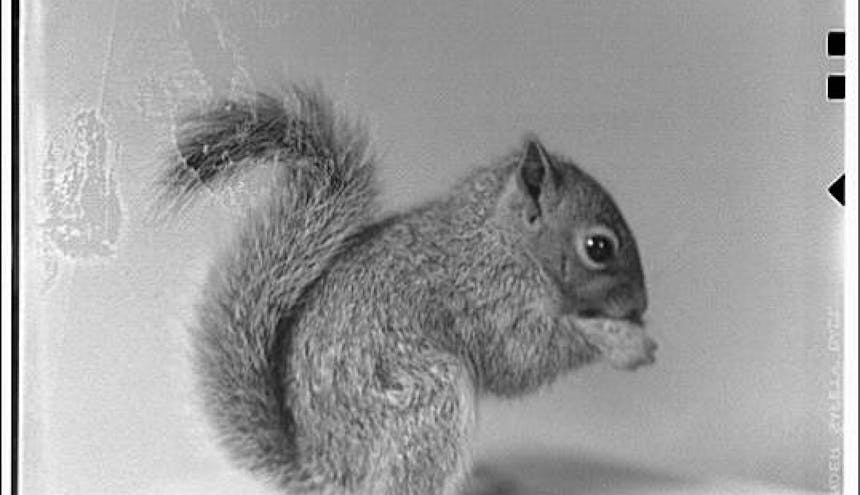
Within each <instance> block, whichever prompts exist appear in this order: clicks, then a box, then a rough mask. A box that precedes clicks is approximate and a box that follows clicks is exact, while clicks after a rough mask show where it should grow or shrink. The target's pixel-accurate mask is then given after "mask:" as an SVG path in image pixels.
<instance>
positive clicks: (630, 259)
mask: <svg viewBox="0 0 860 495" xmlns="http://www.w3.org/2000/svg"><path fill="white" fill-rule="evenodd" d="M176 138H177V142H176V149H175V150H174V151H173V153H172V158H171V160H172V161H171V163H170V164H169V168H168V169H166V171H165V172H164V173H163V175H162V176H161V177H160V181H159V184H160V186H161V193H162V196H161V198H160V199H161V200H162V202H163V204H164V206H166V207H167V208H168V209H170V210H173V211H176V210H177V209H181V208H183V207H185V206H186V205H187V204H188V203H189V202H190V201H192V200H193V199H194V198H195V197H197V196H199V195H200V193H201V192H202V191H204V190H209V189H210V188H212V187H214V186H218V185H223V184H225V183H226V182H227V181H228V180H229V179H230V178H231V177H235V175H236V173H238V172H241V171H242V170H243V169H247V168H249V167H251V166H254V165H262V164H265V165H268V166H270V167H272V180H271V184H270V190H269V191H267V192H266V196H264V197H263V199H262V201H261V202H260V204H258V205H257V206H256V207H255V208H253V209H251V210H250V211H249V213H248V214H247V216H246V218H245V219H244V221H243V222H242V223H241V224H240V226H239V229H238V232H237V234H236V236H235V239H233V240H232V243H231V244H230V245H229V246H228V248H227V249H226V250H224V251H223V252H222V253H221V255H220V256H219V257H218V258H217V259H216V261H215V262H214V263H213V264H212V267H211V269H210V273H209V275H208V279H207V283H206V284H205V288H204V289H203V294H202V295H201V298H200V302H199V305H198V307H197V323H196V325H195V327H194V328H193V329H192V330H191V331H192V342H193V364H194V369H195V374H196V376H197V379H198V391H199V393H200V394H201V395H202V398H203V403H204V406H205V410H206V411H205V412H206V413H207V416H208V418H209V420H210V422H211V424H212V426H213V428H214V430H215V431H216V433H217V434H218V436H219V438H220V441H221V444H222V445H223V447H224V448H225V449H226V450H227V451H228V452H229V454H230V455H231V457H232V459H233V460H234V461H235V462H236V463H237V464H238V465H240V466H243V467H245V468H247V469H249V470H251V471H253V472H255V473H257V474H258V475H260V476H261V477H263V478H265V479H267V480H268V481H269V482H270V483H272V484H273V485H274V486H276V487H279V488H281V489H283V490H286V491H287V492H288V493H325V494H341V493H342V494H373V495H377V494H392V495H394V494H396V495H405V494H452V493H457V492H458V490H462V489H464V488H465V487H467V486H468V473H469V467H470V464H469V441H470V440H469V439H470V434H471V432H472V429H473V425H474V421H475V418H474V412H475V400H476V397H477V396H478V395H480V394H495V395H500V396H517V395H521V394H525V393H528V392H531V391H534V390H535V389H537V388H538V387H540V386H542V385H545V384H548V383H550V382H552V381H553V380H554V379H555V378H556V377H558V376H559V375H560V374H561V373H564V372H566V371H568V370H571V369H574V368H577V367H579V366H582V365H584V364H586V363H589V362H592V361H595V360H596V359H598V358H604V359H606V360H608V361H609V362H610V363H611V364H612V365H613V366H615V367H618V368H625V369H634V368H636V367H637V366H639V365H643V364H648V363H651V362H652V361H653V354H654V351H655V349H656V344H655V343H654V341H653V340H651V339H650V338H649V337H647V336H646V334H645V333H644V330H643V326H642V323H641V317H642V313H643V312H644V311H645V306H646V291H645V286H644V278H643V274H642V269H641V266H640V262H639V255H638V251H637V247H636V242H635V240H634V238H633V235H632V233H631V232H630V229H629V228H628V227H627V225H626V223H625V221H624V219H623V218H622V216H621V213H620V212H619V210H618V208H617V207H616V205H615V203H614V202H613V200H612V199H611V198H610V196H609V194H608V193H607V192H606V191H605V190H604V189H603V188H602V187H601V186H600V185H599V184H598V183H597V182H596V181H595V180H594V179H593V178H591V177H590V176H589V175H587V174H586V173H585V172H583V171H582V170H580V169H579V168H578V167H576V166H575V165H573V164H572V163H570V162H568V161H567V160H565V159H563V158H561V157H559V156H556V155H553V154H550V153H548V152H547V151H546V150H545V149H544V147H543V146H542V145H541V143H540V142H539V140H538V139H537V138H536V137H535V136H533V135H528V136H526V137H525V139H524V140H523V143H522V147H521V148H520V149H519V150H518V151H515V152H513V153H511V154H510V155H509V156H507V157H506V158H504V159H502V160H500V161H499V163H496V164H495V165H492V166H488V167H485V168H480V169H477V170H475V171H473V172H472V173H471V174H470V175H468V176H466V177H464V178H463V179H462V180H461V181H459V183H458V185H457V186H456V187H455V188H454V189H453V190H452V191H451V192H450V194H448V195H447V196H445V197H443V198H440V199H438V200H435V201H430V202H428V203H426V204H423V205H421V206H418V207H416V208H413V209H411V210H408V211H406V212H403V213H400V214H395V215H392V216H389V217H386V218H380V217H379V215H378V213H377V208H376V205H375V197H376V192H375V187H374V166H375V163H374V160H375V157H374V155H373V153H372V152H371V150H370V145H369V141H368V138H367V135H366V134H365V132H364V131H363V130H362V129H361V128H360V127H359V126H357V125H355V124H354V123H352V122H351V121H349V120H347V119H345V118H344V117H343V116H341V115H339V114H338V113H337V112H336V111H335V109H334V107H333V105H332V103H331V102H330V100H328V99H327V98H326V97H325V96H324V95H323V94H322V92H321V91H320V90H319V89H315V88H306V87H300V86H292V87H289V88H288V89H285V90H283V91H282V92H281V93H279V94H277V95H275V96H271V95H264V94H256V95H251V96H247V97H241V98H234V99H231V100H226V101H218V102H215V103H213V104H211V105H209V106H207V107H204V108H203V109H200V110H198V111H196V112H192V113H190V114H188V115H186V116H185V117H184V118H183V119H182V120H181V121H180V122H179V126H178V128H177V135H176Z"/></svg>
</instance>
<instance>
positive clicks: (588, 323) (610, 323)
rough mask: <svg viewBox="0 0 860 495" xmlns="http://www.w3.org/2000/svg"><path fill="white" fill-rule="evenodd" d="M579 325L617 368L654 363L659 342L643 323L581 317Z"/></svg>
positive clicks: (632, 368) (636, 366)
mask: <svg viewBox="0 0 860 495" xmlns="http://www.w3.org/2000/svg"><path fill="white" fill-rule="evenodd" d="M577 327H578V328H579V329H580V331H581V332H582V333H583V334H584V335H585V338H586V340H588V342H589V343H590V344H591V345H593V346H594V347H596V348H597V349H598V350H600V353H601V355H602V356H603V357H604V358H605V359H606V360H607V361H609V364H611V365H612V367H614V368H618V369H625V370H635V369H636V368H638V367H640V366H644V365H648V364H651V363H653V362H654V360H655V358H654V353H655V352H656V350H657V343H656V342H655V341H654V339H652V338H651V337H649V336H648V335H647V334H646V333H645V329H644V328H643V327H642V326H641V325H637V324H635V323H631V322H628V321H625V320H615V319H609V318H594V319H581V320H579V321H577Z"/></svg>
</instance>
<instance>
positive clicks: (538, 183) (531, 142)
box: [516, 134, 558, 224]
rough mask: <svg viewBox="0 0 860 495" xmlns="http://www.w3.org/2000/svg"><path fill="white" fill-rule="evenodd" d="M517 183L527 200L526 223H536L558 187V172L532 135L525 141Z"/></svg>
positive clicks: (518, 167) (518, 168) (517, 172)
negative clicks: (547, 201) (543, 205)
mask: <svg viewBox="0 0 860 495" xmlns="http://www.w3.org/2000/svg"><path fill="white" fill-rule="evenodd" d="M516 181H517V186H518V188H519V190H520V191H521V192H522V193H523V195H524V196H525V199H526V211H525V214H526V221H527V222H528V223H530V224H531V223H534V222H535V221H537V220H538V219H539V218H540V216H541V215H542V213H543V208H542V207H541V206H542V204H546V200H547V199H549V198H548V196H552V195H554V193H555V191H556V188H557V187H558V171H557V169H556V166H555V164H554V163H553V161H552V159H551V158H550V156H549V154H548V153H547V152H546V149H544V147H543V145H542V144H541V143H540V141H539V140H538V138H537V136H535V135H533V134H530V135H528V136H526V138H525V140H524V141H523V155H522V159H521V160H520V163H519V165H518V166H517V171H516Z"/></svg>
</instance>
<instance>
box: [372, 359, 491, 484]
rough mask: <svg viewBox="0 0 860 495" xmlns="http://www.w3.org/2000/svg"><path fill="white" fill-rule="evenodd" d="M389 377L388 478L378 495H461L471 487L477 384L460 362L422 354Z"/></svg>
mask: <svg viewBox="0 0 860 495" xmlns="http://www.w3.org/2000/svg"><path fill="white" fill-rule="evenodd" d="M389 364H391V366H386V367H385V368H386V369H385V370H384V371H383V373H384V376H383V379H382V380H381V383H382V384H384V387H385V388H384V397H385V402H386V406H387V409H388V411H386V413H387V414H385V417H386V418H387V419H386V423H387V424H386V428H385V429H384V431H386V436H387V438H386V439H385V440H386V444H387V445H386V447H387V448H386V449H385V453H386V455H385V457H386V461H387V462H386V464H387V468H386V469H385V470H386V471H387V473H386V474H387V476H384V477H383V478H382V479H383V480H384V481H383V486H380V487H379V488H381V489H380V490H379V491H378V492H376V493H385V494H386V495H388V494H390V495H395V494H396V495H410V494H415V495H418V494H420V495H427V494H440V495H455V494H459V493H461V491H462V490H463V489H464V487H465V486H466V483H467V478H468V475H469V472H470V468H471V465H470V464H471V459H470V444H471V435H472V432H473V430H474V424H475V393H474V383H473V381H472V379H471V377H470V375H469V372H468V370H467V369H466V367H465V366H464V365H463V363H462V362H461V361H460V360H459V359H458V358H456V357H454V356H451V355H448V354H444V353H441V352H433V351H428V350H426V349H424V350H422V351H417V352H416V353H413V354H411V356H409V359H408V362H406V363H403V364H405V365H406V366H398V364H397V363H389Z"/></svg>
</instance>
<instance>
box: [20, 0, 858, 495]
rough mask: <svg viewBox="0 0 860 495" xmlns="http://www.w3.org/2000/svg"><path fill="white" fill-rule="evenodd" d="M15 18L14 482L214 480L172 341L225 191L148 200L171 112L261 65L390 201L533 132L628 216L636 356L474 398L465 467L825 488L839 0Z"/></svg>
mask: <svg viewBox="0 0 860 495" xmlns="http://www.w3.org/2000/svg"><path fill="white" fill-rule="evenodd" d="M24 4H25V5H23V6H22V9H23V12H24V16H23V32H24V39H23V43H22V46H23V47H24V53H23V54H22V58H21V63H22V70H23V93H22V101H23V102H24V106H23V107H22V112H21V117H22V124H23V126H24V127H23V135H24V139H25V143H24V149H23V157H22V158H23V161H22V167H23V177H24V182H23V187H24V189H23V191H22V192H23V195H22V201H24V202H25V203H24V205H25V218H24V221H25V225H24V237H23V242H24V244H23V248H24V253H23V254H24V256H23V258H24V260H23V275H22V285H23V287H22V291H23V292H22V293H23V320H22V342H23V344H24V349H23V352H22V364H23V372H22V377H23V382H22V394H23V395H22V400H23V410H22V427H23V430H22V442H23V447H22V462H23V465H22V482H23V486H24V488H25V491H24V492H23V493H46V494H48V493H52V494H53V493H75V494H77V493H88V494H92V493H96V494H99V493H104V494H108V493H110V494H120V493H144V492H146V493H158V490H159V489H157V488H154V487H159V486H166V485H169V484H171V483H174V482H180V481H181V480H183V479H191V478H195V477H203V476H206V475H207V473H211V472H214V471H216V468H215V467H213V466H216V465H217V462H218V461H217V460H216V459H217V454H215V452H214V451H213V450H212V449H211V448H209V447H208V446H207V445H206V442H205V435H204V434H203V432H201V431H200V427H199V421H198V419H197V418H196V417H195V416H194V413H193V408H192V407H191V403H190V395H189V391H188V386H187V376H186V371H185V368H184V365H185V362H186V359H185V355H184V352H185V350H184V347H183V346H184V341H183V333H182V328H183V322H184V321H185V320H187V318H188V316H189V313H188V309H189V308H190V305H191V303H192V301H193V297H194V294H195V290H196V288H197V287H198V285H199V283H201V280H202V276H203V274H204V272H205V266H206V263H207V262H208V260H209V258H210V256H211V254H212V253H213V249H214V248H215V247H216V246H218V243H219V242H222V241H223V239H224V237H225V235H226V234H227V233H228V232H229V229H228V228H227V227H226V224H225V220H224V219H225V217H226V216H228V214H227V212H228V211H229V204H230V203H229V201H228V202H226V203H223V204H219V203H217V202H210V203H207V206H206V207H205V208H203V210H206V211H203V212H199V211H198V212H197V213H195V214H192V215H190V216H189V217H187V219H186V220H184V221H182V222H179V223H178V224H175V225H172V226H167V227H163V226H162V227H157V226H153V225H151V224H147V223H146V222H145V218H144V212H145V208H146V206H147V202H148V201H149V200H150V198H151V191H149V190H147V185H148V181H150V180H151V178H152V176H153V173H154V170H155V167H157V165H158V161H157V150H158V149H159V147H163V146H165V145H166V144H167V143H168V142H169V141H168V136H169V132H170V123H171V119H172V116H173V114H174V112H175V110H176V108H177V105H179V104H180V103H182V102H187V101H189V100H192V99H194V98H205V97H206V96H207V95H209V94H212V93H213V92H225V91H229V90H230V88H231V87H244V86H248V85H263V86H265V85H272V84H273V83H275V82H276V81H277V80H278V78H279V77H283V76H284V75H286V77H288V78H293V79H298V80H305V81H308V80H315V79H318V80H320V81H321V82H322V83H323V84H324V86H325V88H326V89H327V90H328V92H329V93H330V94H332V95H333V96H334V97H335V98H336V99H337V100H338V101H340V102H341V103H342V104H343V106H344V107H345V108H346V109H348V110H349V111H350V112H351V113H352V114H353V115H356V116H361V117H363V118H364V119H365V121H366V122H367V123H368V125H369V126H370V128H371V129H372V131H373V135H374V137H375V140H376V143H377V145H378V149H380V150H381V151H383V155H384V159H383V163H382V167H381V174H382V182H383V186H384V189H385V191H386V193H385V196H384V198H385V200H386V205H387V206H388V207H390V208H398V207H404V206H407V205H410V204H414V203H415V202H416V201H418V200H420V199H422V198H428V197H431V196H432V195H433V194H436V193H438V192H440V191H444V190H445V189H446V188H447V187H449V186H451V185H452V184H454V183H455V182H456V181H457V177H458V176H460V175H462V173H463V172H465V171H466V170H468V169H469V168H470V167H472V166H474V165H478V164H481V163H484V162H486V161H487V160H489V159H491V158H492V157H495V156H498V155H500V154H502V153H504V152H506V151H508V150H509V149H510V148H511V147H512V146H515V145H516V143H517V142H518V140H519V138H520V136H521V135H522V134H523V133H524V132H525V131H528V130H534V131H536V132H538V134H539V135H540V136H541V137H542V139H543V140H544V142H545V144H546V145H547V146H548V147H549V148H551V149H552V150H554V151H556V152H560V153H563V154H566V155H568V156H570V157H571V158H573V159H574V160H575V161H577V162H578V163H579V164H581V165H582V166H583V167H584V168H585V169H587V170H588V171H590V172H592V173H593V174H594V175H595V176H596V177H598V178H599V179H600V180H601V181H602V182H603V183H604V184H605V185H606V186H607V187H608V188H609V189H610V190H611V191H612V193H613V194H614V196H615V197H616V199H617V201H618V203H619V204H620V206H621V207H622V209H623V211H624V212H625V214H626V217H627V219H628V221H629V223H630V225H631V226H632V228H633V229H634V231H635V233H636V235H637V238H638V240H639V245H640V249H641V254H642V256H643V259H644V264H645V271H646V276H647V279H648V282H649V289H650V309H649V312H648V314H647V320H648V323H649V326H650V329H651V331H652V332H653V335H654V336H655V337H656V338H657V339H658V340H659V341H660V344H661V347H660V350H659V354H658V362H657V364H656V365H655V366H654V367H652V368H650V369H645V370H642V371H640V372H637V373H634V374H630V373H622V372H617V371H613V370H610V369H609V368H608V367H606V366H596V367H593V368H590V369H587V370H583V371H581V372H579V373H577V374H575V375H572V376H570V377H569V378H567V379H564V380H561V381H560V382H558V383H557V384H555V385H554V386H553V387H552V388H550V389H549V390H547V391H545V392H543V393H541V394H539V395H537V396H534V397H531V398H528V399H526V400H522V401H514V402H500V401H499V402H496V401H490V402H488V403H486V404H483V407H482V410H481V414H480V421H481V431H480V438H479V442H478V446H477V451H478V457H479V458H480V459H485V460H489V461H488V462H489V463H490V464H491V465H492V463H493V462H495V461H493V459H508V460H510V459H514V460H513V461H510V462H513V463H516V462H520V461H517V460H516V459H521V458H534V459H540V458H543V457H541V456H547V457H546V458H552V459H573V461H571V462H573V464H571V465H572V466H574V465H575V466H580V467H581V466H583V465H587V462H592V461H590V460H594V459H598V460H600V461H599V462H601V463H602V462H604V461H605V462H606V463H608V464H612V463H621V464H623V465H628V466H640V467H643V469H646V468H647V469H652V470H656V471H658V472H665V473H687V474H692V475H697V476H706V477H710V476H716V477H719V476H730V477H739V478H754V479H760V480H766V481H769V482H774V483H781V484H786V485H792V486H797V487H802V488H807V489H815V490H825V489H827V488H828V479H829V477H830V476H831V475H833V473H832V472H831V470H830V468H829V467H828V462H829V460H830V459H831V457H833V456H834V455H836V456H838V452H836V453H833V452H831V448H833V447H836V446H838V445H839V442H840V439H839V437H838V436H837V435H836V434H834V432H833V431H832V429H831V427H832V421H833V420H834V418H836V419H838V408H839V407H840V404H839V401H838V392H839V391H838V389H837V388H835V385H833V384H831V381H832V380H833V379H834V378H838V375H835V374H834V370H833V367H834V366H838V364H839V356H840V350H839V347H838V345H831V346H830V347H828V342H831V343H835V344H838V338H836V337H837V335H838V331H839V329H838V328H837V327H836V326H835V324H834V323H833V322H834V321H836V319H838V318H837V317H838V312H839V311H840V308H841V289H840V287H841V277H842V276H841V272H840V269H841V251H840V246H841V237H840V236H841V230H840V229H841V223H840V222H841V220H840V214H841V212H840V209H839V208H838V207H837V206H836V204H835V203H834V202H833V201H831V199H830V198H828V196H827V195H826V194H825V193H824V191H825V188H826V186H827V184H828V183H829V182H830V181H831V180H832V179H834V178H835V177H836V176H837V175H838V173H839V169H840V166H841V152H842V137H841V129H842V109H841V106H840V105H839V104H834V103H829V102H827V101H826V100H825V98H824V88H825V75H826V73H827V71H828V70H841V63H840V62H838V61H829V60H827V58H826V57H825V54H824V39H825V33H826V30H827V28H832V27H839V26H840V25H841V15H842V8H841V4H840V2H838V1H833V0H830V1H824V2H822V1H818V2H808V1H800V0H797V1H789V0H785V1H757V2H746V1H740V0H738V1H712V2H691V1H652V2H635V3H634V2H606V1H597V0H589V1H584V0H580V1H576V2H568V1H566V2H562V1H558V2H520V1H513V0H510V1H493V2H490V1H483V2H472V3H468V4H463V3H461V2H457V1H440V2H426V1H425V2H419V1H404V2H394V1H391V2H383V1H366V2H346V1H343V2H331V1H323V2H319V1H317V2H292V1H291V2H276V1H274V0H271V1H261V2H251V1H238V0H235V1H228V0H213V1H211V2H207V1H200V2H182V1H179V0H177V1H166V0H156V1H147V2H144V1H139V2H130V1H118V2H117V3H114V2H113V1H112V0H100V1H95V0H94V1H89V2H71V1H61V0H43V1H40V2H24ZM111 40H112V42H111ZM88 111H90V112H91V113H87V112H88ZM76 119H77V120H76ZM51 170H53V173H54V175H53V176H51V175H50V173H51ZM62 174H66V175H65V179H63V177H64V176H63V175H62ZM64 185H65V186H64ZM70 187H71V191H72V192H71V193H69V188H70ZM52 205H53V206H52ZM52 207H53V208H54V209H52ZM63 207H65V208H66V210H63V211H65V213H63V212H62V211H60V210H62V208H63ZM116 229H118V230H116ZM829 394H830V395H829ZM833 411H835V412H833ZM529 456H531V457H529ZM585 460H589V461H587V462H586V461H585ZM499 462H503V461H499ZM504 462H508V461H504ZM522 462H525V461H522ZM564 462H567V461H564ZM564 462H562V464H561V466H562V468H560V469H562V470H564V469H567V468H564V467H563V466H564V465H565V464H564ZM594 462H595V463H597V462H598V461H594ZM577 463H580V464H577ZM583 463H584V464H583ZM608 464H607V465H608ZM600 465H602V464H600ZM594 466H596V467H595V468H594V472H597V471H598V467H599V464H594ZM586 471H588V470H586ZM177 480H179V481H177Z"/></svg>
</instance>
